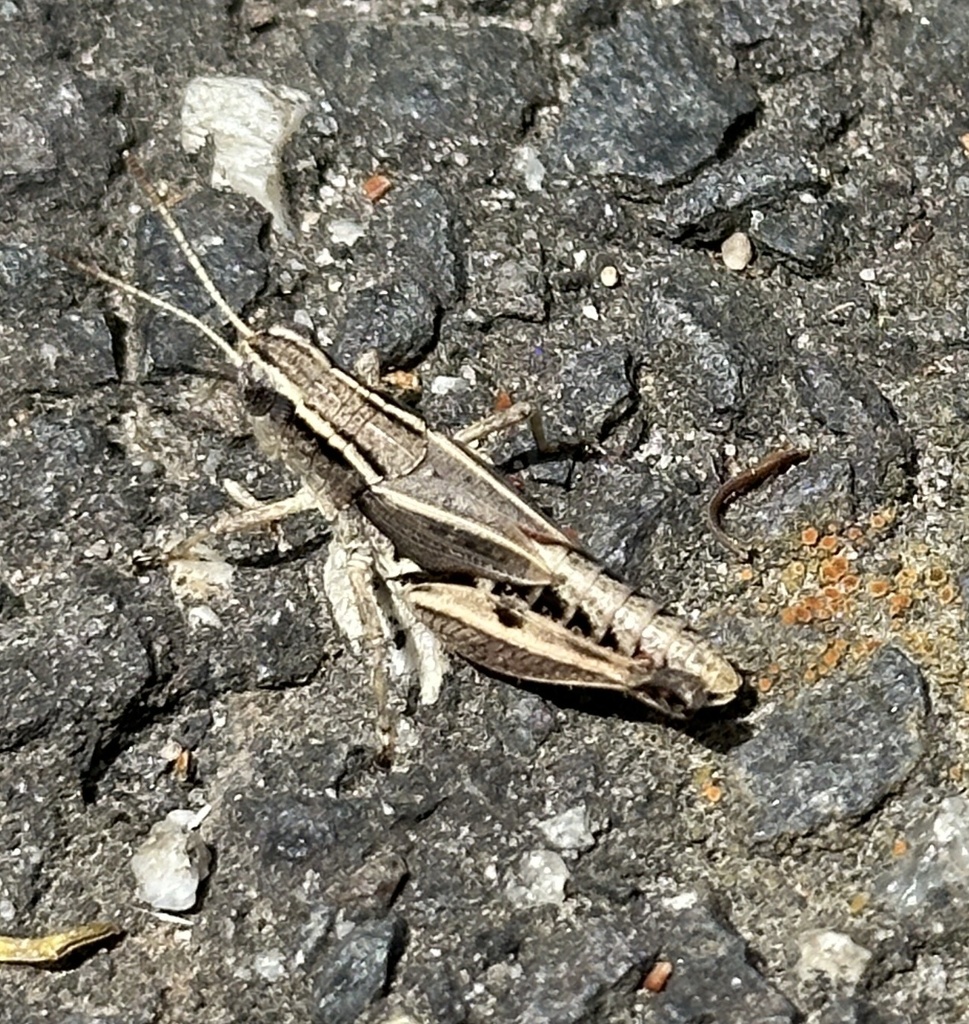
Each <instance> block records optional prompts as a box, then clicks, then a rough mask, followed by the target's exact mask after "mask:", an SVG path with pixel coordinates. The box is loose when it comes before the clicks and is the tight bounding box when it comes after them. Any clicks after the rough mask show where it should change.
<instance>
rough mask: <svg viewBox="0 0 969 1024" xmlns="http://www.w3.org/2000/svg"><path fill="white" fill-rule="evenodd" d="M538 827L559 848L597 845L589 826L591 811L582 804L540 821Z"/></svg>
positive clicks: (579, 848)
mask: <svg viewBox="0 0 969 1024" xmlns="http://www.w3.org/2000/svg"><path fill="white" fill-rule="evenodd" d="M538 827H539V829H541V832H542V835H544V836H545V838H546V839H547V840H548V841H549V843H551V844H552V846H554V847H555V848H556V849H558V850H591V849H592V847H593V846H595V836H593V834H592V830H591V828H590V827H589V812H588V810H587V809H586V807H585V806H584V805H582V804H580V805H578V806H576V807H569V808H568V809H567V810H565V811H562V813H561V814H556V815H554V817H551V818H546V819H545V820H544V821H540V822H539V824H538Z"/></svg>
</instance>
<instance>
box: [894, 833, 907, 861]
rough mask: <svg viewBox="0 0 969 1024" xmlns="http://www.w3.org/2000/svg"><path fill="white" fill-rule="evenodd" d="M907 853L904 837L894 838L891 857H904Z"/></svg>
mask: <svg viewBox="0 0 969 1024" xmlns="http://www.w3.org/2000/svg"><path fill="white" fill-rule="evenodd" d="M906 853H908V840H907V839H906V838H905V837H904V836H896V837H895V841H894V842H893V843H892V856H893V857H904V856H905V854H906Z"/></svg>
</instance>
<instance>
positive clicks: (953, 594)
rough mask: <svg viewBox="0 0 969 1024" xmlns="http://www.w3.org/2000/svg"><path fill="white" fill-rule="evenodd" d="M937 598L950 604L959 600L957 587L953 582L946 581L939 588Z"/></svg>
mask: <svg viewBox="0 0 969 1024" xmlns="http://www.w3.org/2000/svg"><path fill="white" fill-rule="evenodd" d="M939 600H940V601H941V602H942V603H943V604H952V602H953V601H958V600H959V588H958V587H957V586H956V585H955V584H954V583H946V584H945V585H944V586H942V587H940V588H939Z"/></svg>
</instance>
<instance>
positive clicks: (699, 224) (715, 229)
mask: <svg viewBox="0 0 969 1024" xmlns="http://www.w3.org/2000/svg"><path fill="white" fill-rule="evenodd" d="M818 186H819V182H818V174H817V170H816V169H814V168H812V167H811V166H810V165H809V164H808V162H807V161H806V160H805V159H804V157H803V156H802V155H801V154H800V153H785V152H782V151H781V152H778V151H777V150H776V149H771V150H770V151H768V152H762V151H754V152H751V151H747V150H745V151H743V152H741V153H739V154H736V155H734V156H731V157H729V158H728V159H727V160H724V161H722V162H720V163H717V164H714V165H713V166H712V167H708V168H706V169H705V170H703V171H701V172H700V173H699V174H698V175H697V176H696V177H695V178H694V179H693V180H692V181H690V182H688V183H687V184H685V185H684V186H683V187H682V188H678V189H676V190H674V191H672V192H670V193H669V194H668V195H667V196H666V197H664V199H663V202H662V204H661V205H660V207H659V208H658V210H656V211H655V212H652V213H651V215H650V220H651V224H652V225H653V227H654V229H655V230H657V231H659V232H660V233H661V234H663V235H665V236H666V237H668V238H672V239H675V240H685V241H689V242H691V243H697V244H710V243H713V242H719V241H722V240H723V239H724V238H726V236H727V235H729V234H730V233H731V232H732V231H735V230H739V229H741V228H746V227H747V225H748V223H749V219H750V213H751V211H752V210H756V209H759V208H761V207H763V206H764V205H766V204H774V203H776V202H778V201H781V200H783V199H785V198H786V197H788V196H792V195H797V194H798V193H800V192H805V191H813V190H814V189H816V188H818Z"/></svg>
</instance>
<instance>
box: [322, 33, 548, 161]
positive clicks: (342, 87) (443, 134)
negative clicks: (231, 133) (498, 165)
mask: <svg viewBox="0 0 969 1024" xmlns="http://www.w3.org/2000/svg"><path fill="white" fill-rule="evenodd" d="M304 47H305V52H306V55H307V58H308V60H309V62H310V64H311V66H312V68H313V71H314V72H315V74H316V76H317V78H318V80H319V83H320V84H321V85H322V86H323V88H324V90H325V93H326V96H327V99H328V100H329V102H330V103H331V104H332V106H333V109H334V113H335V116H336V119H337V121H338V123H339V126H340V147H341V149H342V150H343V151H344V152H349V153H368V154H372V155H373V156H374V157H377V158H378V159H383V160H386V159H387V158H388V157H389V158H390V159H391V160H393V161H394V162H397V161H399V162H400V163H402V164H407V163H410V162H411V161H413V160H414V159H419V160H427V159H428V157H429V156H431V155H432V154H433V156H434V157H435V158H437V159H441V158H446V157H447V156H448V155H449V154H452V153H454V152H456V151H460V152H461V153H462V154H464V156H465V157H469V158H470V161H471V169H472V172H474V171H477V172H478V173H482V172H487V171H488V170H490V169H491V168H492V167H493V165H494V163H495V161H496V160H497V159H498V158H499V154H500V153H501V151H502V149H503V148H504V147H505V146H507V145H509V144H510V143H513V142H515V141H516V140H517V139H518V138H519V137H520V135H521V132H522V129H523V127H524V125H525V124H526V123H527V122H528V121H529V120H530V118H531V112H532V110H533V109H534V107H535V106H536V105H538V104H539V103H541V102H543V101H547V100H549V99H550V98H551V90H550V87H549V84H548V82H547V80H546V72H545V70H544V68H543V67H542V62H541V60H540V59H539V55H538V53H537V51H536V48H535V46H534V44H533V42H532V41H531V40H530V39H529V38H528V37H527V36H524V35H522V34H521V33H519V32H517V31H515V30H513V29H510V28H504V27H501V26H483V25H475V26H472V27H457V26H455V27H444V26H441V25H433V24H430V23H426V24H425V23H422V22H419V21H414V22H407V21H404V22H394V21H387V22H385V23H378V22H370V21H365V20H359V21H356V20H352V19H350V18H346V17H343V16H341V17H340V18H339V20H328V21H324V22H322V23H321V24H318V25H314V26H313V27H312V28H310V29H309V31H308V33H307V35H306V39H305V42H304Z"/></svg>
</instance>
